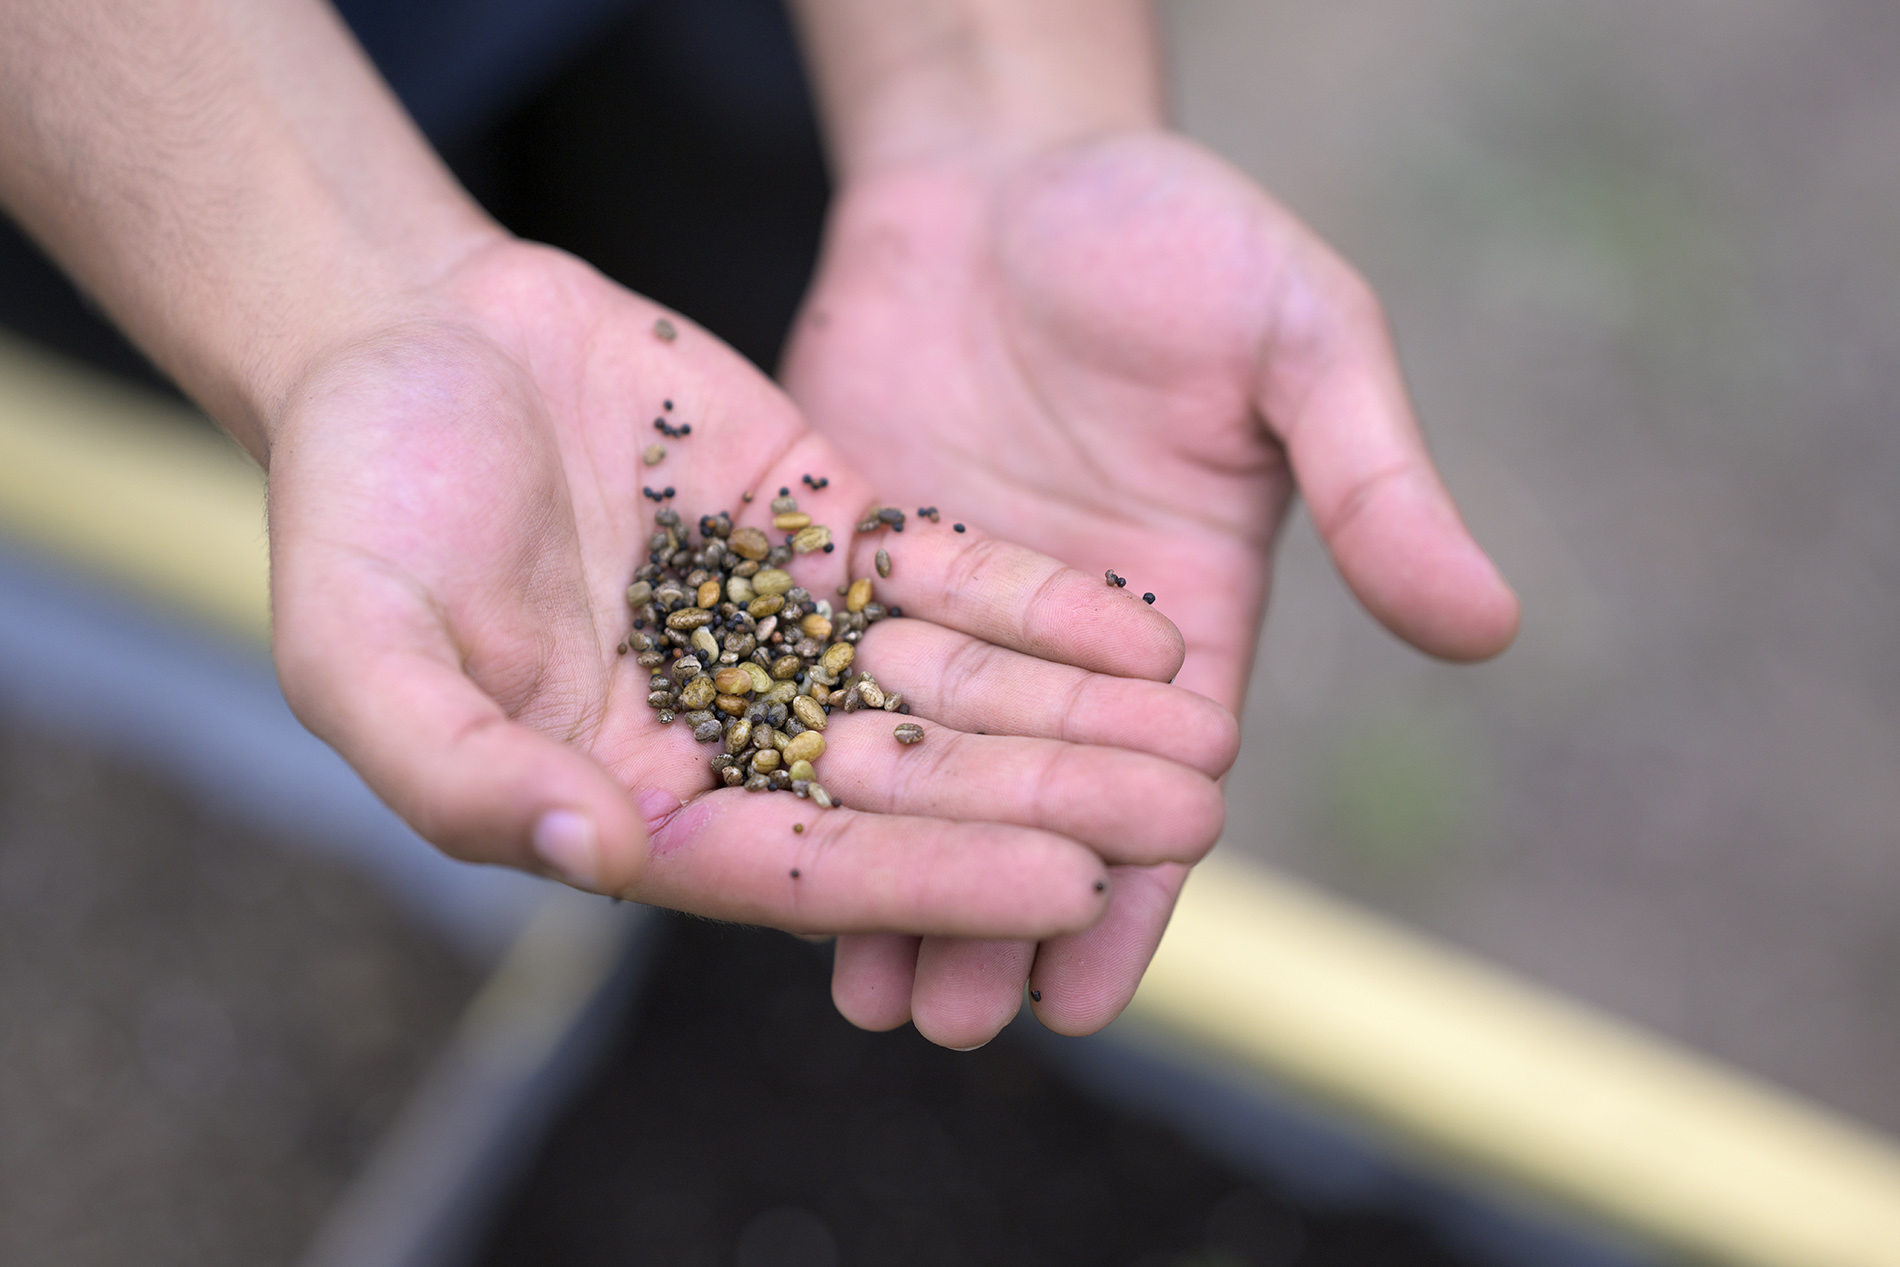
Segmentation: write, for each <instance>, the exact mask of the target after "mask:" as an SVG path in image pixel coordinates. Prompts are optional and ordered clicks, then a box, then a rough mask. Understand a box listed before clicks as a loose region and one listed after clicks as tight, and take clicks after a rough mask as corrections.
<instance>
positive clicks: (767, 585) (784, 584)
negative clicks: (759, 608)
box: [752, 568, 796, 595]
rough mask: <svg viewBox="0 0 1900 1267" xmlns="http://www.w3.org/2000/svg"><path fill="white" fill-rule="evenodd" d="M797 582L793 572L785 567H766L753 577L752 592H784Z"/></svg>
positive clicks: (770, 593)
mask: <svg viewBox="0 0 1900 1267" xmlns="http://www.w3.org/2000/svg"><path fill="white" fill-rule="evenodd" d="M795 584H796V583H795V582H794V581H793V580H792V574H791V573H790V572H787V571H786V570H785V569H784V568H764V569H761V570H760V572H759V573H758V575H756V576H754V577H753V578H752V592H753V593H754V594H766V595H772V594H784V593H787V592H788V591H790V590H791V589H792V588H793V587H794V585H795Z"/></svg>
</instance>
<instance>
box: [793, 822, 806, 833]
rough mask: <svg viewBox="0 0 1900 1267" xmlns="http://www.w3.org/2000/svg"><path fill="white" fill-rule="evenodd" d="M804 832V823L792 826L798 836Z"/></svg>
mask: <svg viewBox="0 0 1900 1267" xmlns="http://www.w3.org/2000/svg"><path fill="white" fill-rule="evenodd" d="M804 830H805V824H803V823H793V824H792V831H793V832H794V833H796V834H802V833H803V832H804Z"/></svg>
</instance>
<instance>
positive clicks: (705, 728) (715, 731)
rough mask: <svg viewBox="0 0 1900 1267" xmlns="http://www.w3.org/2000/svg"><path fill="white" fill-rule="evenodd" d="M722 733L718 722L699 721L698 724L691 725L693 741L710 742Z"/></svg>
mask: <svg viewBox="0 0 1900 1267" xmlns="http://www.w3.org/2000/svg"><path fill="white" fill-rule="evenodd" d="M722 733H723V731H722V729H721V727H720V725H719V723H718V722H716V721H703V722H701V723H699V725H697V726H695V727H693V742H694V743H712V742H713V741H714V740H716V739H718V738H719V737H720V736H721V734H722Z"/></svg>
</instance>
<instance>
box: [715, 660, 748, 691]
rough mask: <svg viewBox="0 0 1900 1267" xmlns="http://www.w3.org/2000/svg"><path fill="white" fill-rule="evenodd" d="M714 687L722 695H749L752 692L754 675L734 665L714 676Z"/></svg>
mask: <svg viewBox="0 0 1900 1267" xmlns="http://www.w3.org/2000/svg"><path fill="white" fill-rule="evenodd" d="M713 686H714V687H716V688H717V689H718V691H719V693H720V694H721V695H748V694H750V693H751V691H752V675H751V674H750V673H747V672H746V671H745V670H744V669H742V668H740V667H738V666H737V665H734V666H733V667H732V668H730V669H721V670H719V672H717V673H715V674H713Z"/></svg>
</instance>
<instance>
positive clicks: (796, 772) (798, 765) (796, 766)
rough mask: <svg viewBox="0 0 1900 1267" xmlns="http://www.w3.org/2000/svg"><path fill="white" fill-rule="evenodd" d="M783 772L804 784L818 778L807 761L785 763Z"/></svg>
mask: <svg viewBox="0 0 1900 1267" xmlns="http://www.w3.org/2000/svg"><path fill="white" fill-rule="evenodd" d="M785 772H786V773H787V774H789V775H791V776H792V778H793V779H794V780H800V781H804V782H810V781H811V780H812V779H815V778H817V777H818V771H816V770H814V769H812V768H811V762H809V761H790V762H787V763H786V768H785Z"/></svg>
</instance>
